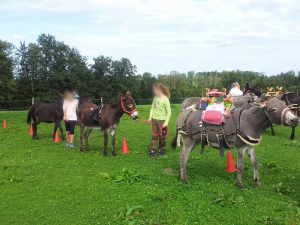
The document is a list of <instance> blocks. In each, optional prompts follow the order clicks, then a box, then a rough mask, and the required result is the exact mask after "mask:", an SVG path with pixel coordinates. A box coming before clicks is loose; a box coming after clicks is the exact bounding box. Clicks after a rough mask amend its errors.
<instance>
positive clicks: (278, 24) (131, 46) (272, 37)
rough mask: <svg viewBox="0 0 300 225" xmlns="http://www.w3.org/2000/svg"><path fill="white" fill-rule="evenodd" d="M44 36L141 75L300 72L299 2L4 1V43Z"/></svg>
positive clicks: (0, 15) (0, 23)
mask: <svg viewBox="0 0 300 225" xmlns="http://www.w3.org/2000/svg"><path fill="white" fill-rule="evenodd" d="M41 33H47V34H48V33H49V34H51V35H54V36H55V37H56V39H57V40H59V41H64V42H65V43H66V44H67V45H69V46H71V47H76V48H77V49H78V50H79V51H80V53H81V54H82V55H84V56H87V57H88V58H89V62H90V63H92V59H93V58H95V57H97V56H99V55H105V56H111V57H113V59H121V58H122V57H125V58H129V59H130V60H131V62H132V63H133V64H134V65H136V66H137V68H138V72H139V73H143V72H151V73H152V74H154V75H155V74H164V73H169V72H170V71H174V70H176V71H178V72H180V73H186V72H188V71H196V72H198V71H214V70H218V71H222V70H236V69H239V70H251V71H256V72H264V73H265V74H266V75H275V74H279V73H281V72H286V71H289V70H295V71H297V72H298V71H300V1H299V0H40V1H37V0H0V39H2V40H5V41H8V42H11V43H13V44H15V45H16V46H19V43H20V41H21V42H23V41H25V43H27V44H28V43H30V42H36V39H37V37H38V35H39V34H41Z"/></svg>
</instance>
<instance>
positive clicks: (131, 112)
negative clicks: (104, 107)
mask: <svg viewBox="0 0 300 225" xmlns="http://www.w3.org/2000/svg"><path fill="white" fill-rule="evenodd" d="M121 106H122V109H123V112H125V113H126V114H127V115H128V116H130V117H131V115H132V114H133V113H135V112H136V111H137V109H134V110H131V111H128V110H126V109H125V107H124V104H123V98H121Z"/></svg>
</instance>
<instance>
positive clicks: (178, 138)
mask: <svg viewBox="0 0 300 225" xmlns="http://www.w3.org/2000/svg"><path fill="white" fill-rule="evenodd" d="M180 140H181V134H178V135H177V147H178V148H179V147H180Z"/></svg>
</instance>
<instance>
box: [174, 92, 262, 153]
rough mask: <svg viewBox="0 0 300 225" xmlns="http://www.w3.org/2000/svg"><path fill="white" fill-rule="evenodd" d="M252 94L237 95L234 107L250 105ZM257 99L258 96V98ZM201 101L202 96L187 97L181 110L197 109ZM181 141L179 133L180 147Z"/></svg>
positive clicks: (178, 143) (178, 144)
mask: <svg viewBox="0 0 300 225" xmlns="http://www.w3.org/2000/svg"><path fill="white" fill-rule="evenodd" d="M251 98H252V97H251V96H241V97H235V98H234V102H233V104H234V107H236V108H238V109H242V108H245V107H246V106H248V101H249V100H250V99H251ZM256 99H257V98H256ZM200 101H201V97H189V98H186V99H185V100H184V101H183V102H182V103H181V112H183V111H186V110H190V109H195V108H196V107H197V104H199V103H200ZM180 141H181V134H180V133H178V136H177V147H180Z"/></svg>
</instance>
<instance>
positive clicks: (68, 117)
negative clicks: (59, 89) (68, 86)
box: [63, 91, 78, 148]
mask: <svg viewBox="0 0 300 225" xmlns="http://www.w3.org/2000/svg"><path fill="white" fill-rule="evenodd" d="M77 108H78V100H77V99H75V98H74V95H73V94H72V93H71V92H69V91H65V93H64V103H63V112H64V119H65V126H66V137H67V144H66V145H65V147H71V148H74V147H75V146H74V131H75V125H76V124H77V113H76V111H77Z"/></svg>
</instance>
